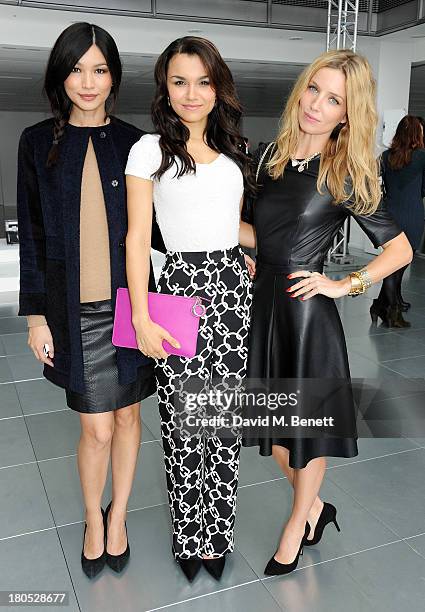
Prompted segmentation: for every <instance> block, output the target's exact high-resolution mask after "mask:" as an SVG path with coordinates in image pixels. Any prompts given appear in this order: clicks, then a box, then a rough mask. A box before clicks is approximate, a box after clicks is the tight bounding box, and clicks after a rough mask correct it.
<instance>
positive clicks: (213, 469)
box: [155, 246, 251, 558]
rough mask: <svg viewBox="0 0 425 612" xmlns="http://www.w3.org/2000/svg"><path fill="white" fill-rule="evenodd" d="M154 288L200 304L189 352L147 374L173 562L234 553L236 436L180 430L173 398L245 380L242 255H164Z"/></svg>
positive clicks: (246, 289) (247, 297) (246, 310)
mask: <svg viewBox="0 0 425 612" xmlns="http://www.w3.org/2000/svg"><path fill="white" fill-rule="evenodd" d="M158 290H159V291H160V292H161V293H172V294H174V295H184V296H187V297H192V296H195V295H196V296H200V297H203V298H205V299H206V300H208V301H203V304H204V305H205V306H206V314H205V315H204V316H203V317H202V318H201V320H200V326H199V335H198V345H197V355H196V356H195V357H193V358H191V359H189V358H184V357H177V356H175V355H170V357H168V358H167V359H166V360H163V359H161V360H158V361H157V366H156V368H155V369H156V377H157V384H158V401H159V410H160V415H161V429H162V439H163V448H164V461H165V470H166V477H167V486H168V500H169V504H170V512H171V519H172V528H173V547H172V548H173V553H174V555H175V556H176V557H179V558H190V557H202V555H207V556H210V555H211V556H220V555H223V554H225V553H228V552H232V551H233V549H234V534H233V531H234V522H235V512H236V495H237V485H238V473H239V453H240V446H241V436H240V432H239V431H234V432H233V433H232V432H230V433H227V434H226V435H224V436H223V435H215V434H214V433H212V434H211V431H210V432H209V434H207V433H205V432H203V433H202V432H201V433H200V432H197V433H196V434H193V433H192V434H191V433H188V431H187V428H186V427H185V425H184V423H183V420H184V419H181V418H180V417H181V413H179V410H178V408H177V409H176V401H175V398H176V395H178V393H179V392H181V393H182V390H183V389H186V390H187V389H191V390H193V389H197V390H200V389H201V388H204V389H205V387H206V386H208V384H209V383H210V382H211V381H214V382H215V383H217V381H220V384H223V385H226V384H228V385H229V384H230V386H231V385H233V386H235V385H238V384H239V385H240V384H241V381H242V380H243V379H244V377H245V375H246V362H247V355H248V332H249V320H250V310H251V282H250V279H249V275H248V271H247V268H246V265H245V260H244V256H243V253H242V251H241V249H240V248H239V246H237V247H233V248H232V249H227V250H225V251H213V252H201V253H185V252H173V253H171V252H169V253H167V258H166V262H165V265H164V268H163V270H162V273H161V276H160V279H159V282H158ZM206 411H207V412H208V407H207V408H206ZM177 413H179V414H177Z"/></svg>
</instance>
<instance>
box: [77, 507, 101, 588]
mask: <svg viewBox="0 0 425 612" xmlns="http://www.w3.org/2000/svg"><path fill="white" fill-rule="evenodd" d="M101 511H102V516H103V517H105V513H104V512H103V508H101ZM86 531H87V523H84V535H83V549H82V551H81V567H82V568H83V572H84V573H85V575H86V576H87V578H95V577H96V576H97V575H98V574H99V573H100V572H101V571H102V570H103V568H104V567H105V561H106V547H104V549H103V553H102V554H101V555H100V557H96V559H87V557H86V556H85V555H84V542H85V539H86Z"/></svg>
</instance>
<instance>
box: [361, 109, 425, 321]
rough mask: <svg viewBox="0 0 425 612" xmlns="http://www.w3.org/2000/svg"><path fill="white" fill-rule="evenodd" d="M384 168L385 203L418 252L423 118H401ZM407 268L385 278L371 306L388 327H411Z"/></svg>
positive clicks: (424, 189)
mask: <svg viewBox="0 0 425 612" xmlns="http://www.w3.org/2000/svg"><path fill="white" fill-rule="evenodd" d="M381 169H382V178H383V182H384V187H385V205H386V207H387V209H388V210H389V211H390V213H391V214H392V216H393V217H394V219H395V220H396V222H397V223H398V225H399V227H400V228H401V229H402V230H403V231H404V232H405V234H406V236H407V238H408V240H409V242H410V245H411V247H412V249H413V251H415V250H417V249H418V248H419V247H420V243H421V239H422V236H423V233H424V205H423V201H422V198H424V197H425V148H424V131H423V126H422V123H421V120H420V118H419V117H414V116H413V115H406V116H405V117H403V119H401V121H400V123H399V124H398V126H397V129H396V132H395V134H394V138H393V140H392V143H391V147H390V148H389V149H387V150H386V151H384V152H383V153H382V156H381ZM407 267H408V266H403V268H400V270H397V271H396V272H393V273H392V274H390V275H389V276H387V277H386V278H384V280H383V282H382V287H381V291H380V293H379V296H378V298H377V299H376V300H374V301H373V304H372V306H371V307H370V314H371V317H372V321H374V322H376V321H377V319H378V317H379V318H381V319H382V321H383V323H384V324H385V325H387V326H388V327H399V328H403V327H410V323H409V322H408V321H405V320H404V318H403V315H402V313H403V312H406V311H407V310H409V308H410V304H409V302H405V301H404V300H403V297H402V295H401V283H402V280H403V274H404V273H405V271H406V269H407Z"/></svg>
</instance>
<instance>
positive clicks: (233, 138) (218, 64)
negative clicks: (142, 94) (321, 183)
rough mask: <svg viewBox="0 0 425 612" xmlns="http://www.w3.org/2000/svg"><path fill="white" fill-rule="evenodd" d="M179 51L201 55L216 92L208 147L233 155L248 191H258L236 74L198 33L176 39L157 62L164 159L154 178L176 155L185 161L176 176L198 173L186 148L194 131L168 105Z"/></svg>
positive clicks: (156, 115) (156, 116)
mask: <svg viewBox="0 0 425 612" xmlns="http://www.w3.org/2000/svg"><path fill="white" fill-rule="evenodd" d="M179 53H185V54H187V55H197V56H198V57H199V59H200V60H201V62H202V63H203V64H204V66H205V70H206V73H207V74H208V77H209V79H210V83H211V86H212V87H213V89H214V91H215V94H216V103H215V106H214V108H213V109H212V111H211V112H210V114H209V115H208V120H207V127H206V130H205V138H206V142H207V144H208V146H209V147H211V149H213V150H214V151H217V152H218V153H224V154H225V155H227V156H228V157H230V158H231V159H232V160H233V161H234V162H235V163H236V164H237V165H238V166H239V168H240V169H241V171H242V174H243V177H244V183H245V187H246V188H247V190H248V191H250V192H255V181H254V180H253V177H252V170H251V167H250V162H249V157H248V155H247V154H246V152H245V151H246V145H245V142H244V139H243V137H242V135H241V133H240V127H239V126H240V120H241V117H242V106H241V104H240V102H239V99H238V95H237V93H236V89H235V84H234V81H233V76H232V73H231V72H230V70H229V68H228V66H227V64H226V63H225V61H224V60H223V58H222V57H221V55H220V53H219V51H218V49H217V48H216V46H215V45H214V44H213V43H212V42H211V41H209V40H207V39H206V38H200V37H198V36H185V37H183V38H178V39H177V40H174V41H173V42H172V43H171V44H170V45H168V47H167V48H166V49H165V51H163V52H162V53H161V55H160V56H159V58H158V60H157V62H156V64H155V82H156V92H155V97H154V100H153V102H152V122H153V124H154V127H155V130H156V132H157V133H158V134H159V135H160V140H159V144H160V147H161V149H162V162H161V165H160V167H159V168H158V170H157V171H156V173H155V174H154V177H155V178H157V179H160V178H161V176H162V175H163V174H164V172H166V171H167V170H168V169H169V168H171V166H172V165H173V164H174V160H175V158H176V159H179V160H180V162H181V164H180V168H177V169H176V176H178V177H180V176H183V175H184V174H187V173H190V172H193V173H195V172H196V164H195V160H194V159H193V157H192V156H191V155H190V154H189V153H188V151H187V147H186V142H187V141H188V140H189V137H190V131H189V129H188V128H187V127H186V126H185V125H184V124H183V123H182V121H181V120H180V118H179V117H178V115H177V114H176V113H175V112H174V110H173V109H172V107H171V106H170V105H169V104H168V88H167V72H168V65H169V63H170V60H171V59H172V58H173V57H174V56H175V55H177V54H179Z"/></svg>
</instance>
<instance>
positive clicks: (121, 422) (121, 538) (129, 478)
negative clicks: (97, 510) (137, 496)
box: [107, 404, 141, 555]
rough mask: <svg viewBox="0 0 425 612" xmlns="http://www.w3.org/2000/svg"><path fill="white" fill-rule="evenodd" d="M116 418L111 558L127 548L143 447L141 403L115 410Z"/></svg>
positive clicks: (110, 524)
mask: <svg viewBox="0 0 425 612" xmlns="http://www.w3.org/2000/svg"><path fill="white" fill-rule="evenodd" d="M114 419H115V426H114V435H113V438H112V451H111V459H112V506H111V510H110V512H109V514H108V545H107V551H108V553H110V554H111V555H120V554H121V553H123V552H124V551H125V549H126V547H127V536H126V532H125V525H124V522H125V518H126V514H127V503H128V498H129V497H130V493H131V488H132V486H133V480H134V473H135V471H136V464H137V456H138V453H139V448H140V439H141V421H140V404H132V405H131V406H126V407H125V408H120V409H118V410H115V411H114Z"/></svg>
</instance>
